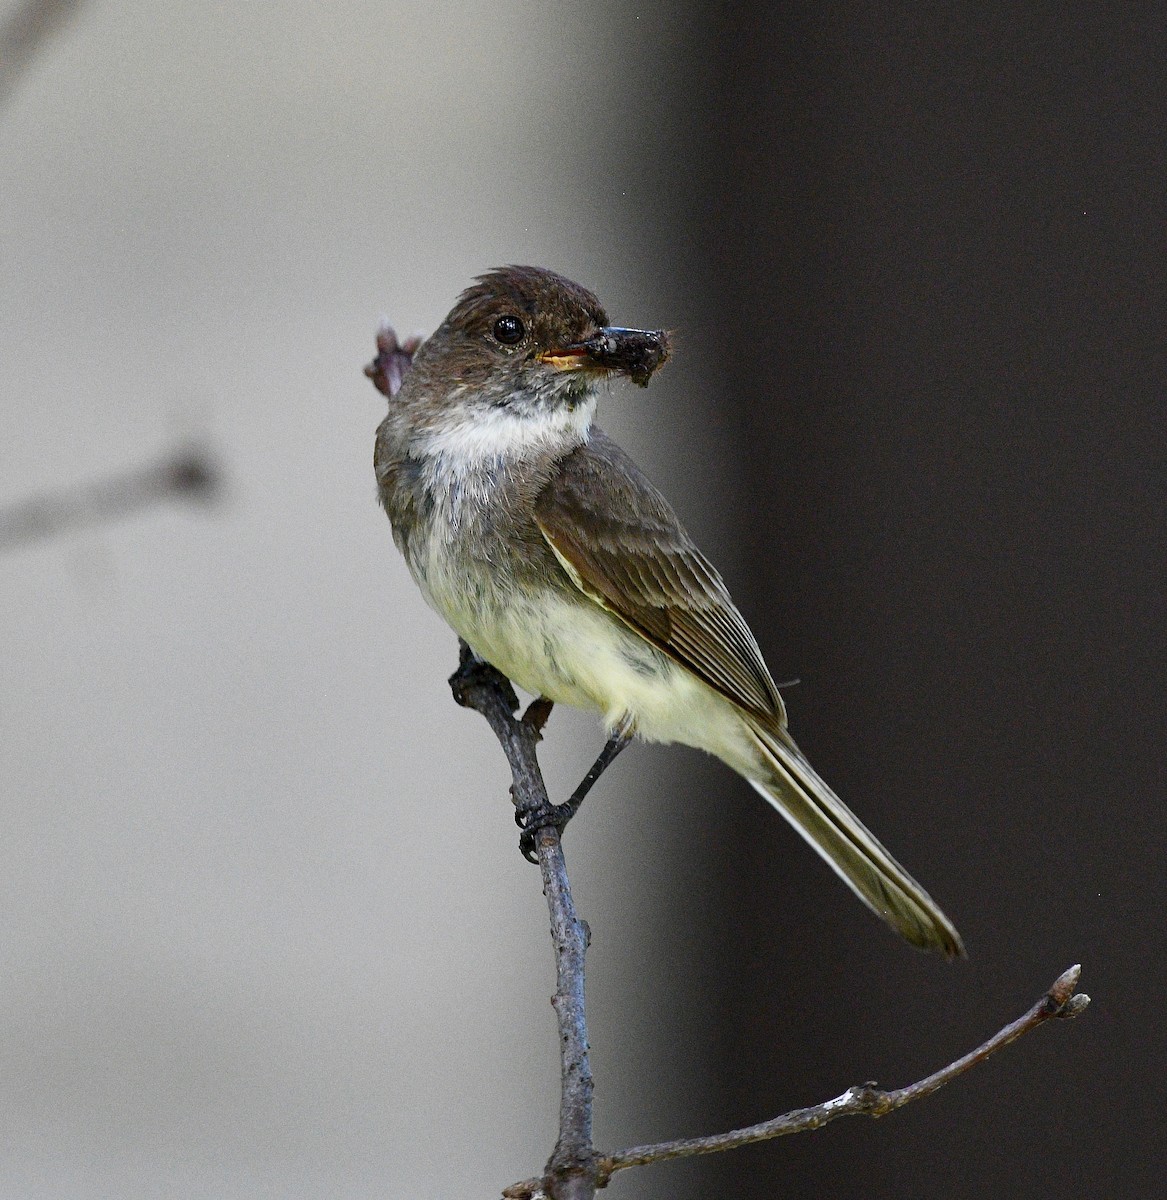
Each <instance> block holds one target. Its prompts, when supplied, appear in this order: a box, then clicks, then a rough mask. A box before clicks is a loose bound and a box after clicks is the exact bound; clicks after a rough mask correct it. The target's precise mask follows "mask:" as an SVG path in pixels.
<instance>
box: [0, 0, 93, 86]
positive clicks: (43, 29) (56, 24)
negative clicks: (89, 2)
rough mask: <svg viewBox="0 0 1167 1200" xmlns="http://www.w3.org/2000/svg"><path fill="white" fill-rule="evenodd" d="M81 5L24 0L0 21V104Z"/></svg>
mask: <svg viewBox="0 0 1167 1200" xmlns="http://www.w3.org/2000/svg"><path fill="white" fill-rule="evenodd" d="M80 7H81V0H26V3H24V4H21V5H20V6H19V7H18V8H17V9H16V11H15V12H13V13H11V14H10V15H9V17H8V19H7V20H6V21H4V23H3V24H0V106H3V104H4V102H5V101H6V100H7V99H8V97H9V96H10V95H11V94H12V92H13V90H14V89H15V87H16V81H17V79H18V78H19V77H20V75H21V74H22V72H23V71H24V70H25V68H26V67H27V66H28V65H29V64H30V63H31V62H32V60H33V59H34V58H36V56H37V54H38V53H39V52H40V50H41V49H42V48H43V47H44V45H45V43H47V42H48V40H49V38H50V37H52V35H53V34H54V33H56V32H57V30H58V29H60V28H61V27H62V26H63V25H64V24H65V22H66V21H67V20H68V19H69V18H70V17H72V16H73V14H74V13H75V12H76V11H77V9H78V8H80Z"/></svg>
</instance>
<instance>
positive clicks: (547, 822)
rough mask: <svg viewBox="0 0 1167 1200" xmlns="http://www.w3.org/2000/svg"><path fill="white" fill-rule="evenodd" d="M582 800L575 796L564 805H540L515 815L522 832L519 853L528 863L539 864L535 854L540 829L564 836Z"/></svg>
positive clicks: (516, 822)
mask: <svg viewBox="0 0 1167 1200" xmlns="http://www.w3.org/2000/svg"><path fill="white" fill-rule="evenodd" d="M582 799H583V797H582V796H581V797H580V800H576V799H575V797H574V796H573V797H572V798H571V800H565V801H564V802H563V803H562V804H550V803H548V804H540V805H539V806H538V807H537V808H529V809H527V810H526V811H525V812H516V813H515V824H516V825H517V826H518V827H519V828H520V829H521V830H522V833H520V834H519V851H520V852H521V853H522V855H523V857H524V858H525V859H526V860H527V862H532V863H533V862H538V861H539V858H538V856H537V855H536V853H535V842H536V839H537V838H538V835H539V830H540V829H554V830H555V832H556V833H558V834H559V835H560V836H562V834H563V831H564V830H565V829H566V828H567V823H568V822H569V821H570V820H571V818H572V817H574V816H575V814H576V813H577V812H578V811H579V805H580V801H581V800H582Z"/></svg>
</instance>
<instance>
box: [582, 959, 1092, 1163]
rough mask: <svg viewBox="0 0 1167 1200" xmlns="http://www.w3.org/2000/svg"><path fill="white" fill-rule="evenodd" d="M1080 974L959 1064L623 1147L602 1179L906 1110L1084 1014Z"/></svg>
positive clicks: (1067, 975) (1064, 979)
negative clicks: (908, 1080)
mask: <svg viewBox="0 0 1167 1200" xmlns="http://www.w3.org/2000/svg"><path fill="white" fill-rule="evenodd" d="M1081 972H1082V968H1081V967H1080V966H1074V967H1070V969H1069V970H1068V971H1066V972H1064V973H1063V974H1062V975H1060V976H1059V977H1058V979H1057V980H1056V981H1055V982H1054V984H1053V986H1052V987H1051V988H1050V990H1049V991H1048V992H1047V993H1046V994H1045V995H1044V996H1042V998H1041V999H1040V1000H1038V1001H1037V1003H1036V1004H1034V1006H1033V1007H1032V1008H1031V1009H1030V1010H1029V1011H1028V1012H1027V1013H1026V1014H1025V1015H1024V1016H1022V1017H1018V1018H1017V1020H1016V1021H1012V1022H1010V1024H1008V1025H1006V1026H1005V1027H1004V1029H1002V1030H1000V1032H998V1033H995V1034H994V1035H993V1036H992V1037H991V1038H989V1040H988V1041H987V1042H985V1043H984V1044H983V1045H981V1046H978V1047H977V1049H975V1050H973V1051H971V1052H970V1053H969V1054H966V1055H964V1056H963V1057H962V1058H958V1059H957V1060H956V1061H955V1062H952V1063H949V1064H948V1066H946V1067H943V1068H941V1069H940V1070H939V1071H936V1072H935V1073H933V1074H932V1075H929V1076H928V1077H927V1078H925V1079H921V1080H920V1081H919V1082H918V1083H913V1084H910V1085H909V1086H907V1087H902V1088H896V1089H895V1090H893V1091H884V1090H883V1089H881V1088H879V1087H877V1086H876V1085H875V1084H874V1083H864V1084H859V1085H857V1086H855V1087H850V1088H848V1089H847V1090H846V1091H845V1092H844V1093H843V1094H842V1095H841V1096H836V1097H835V1098H834V1099H833V1100H828V1101H826V1102H825V1103H824V1104H816V1105H815V1106H814V1107H813V1108H798V1109H795V1110H794V1111H793V1112H789V1113H785V1114H784V1115H783V1116H781V1117H775V1118H774V1119H773V1120H770V1121H762V1122H761V1123H760V1124H758V1125H750V1126H747V1127H746V1128H745V1129H735V1130H733V1131H732V1132H730V1133H720V1134H714V1135H713V1136H711V1137H698V1138H682V1139H679V1140H677V1141H674V1142H658V1143H656V1144H655V1145H649V1146H633V1147H632V1148H631V1149H629V1150H620V1151H618V1152H617V1153H616V1154H607V1155H603V1156H602V1157H601V1158H600V1164H599V1165H600V1176H599V1179H598V1181H597V1182H598V1183H599V1186H600V1187H604V1186H605V1185H606V1184H607V1182H608V1180H609V1179H610V1178H611V1177H612V1175H613V1174H614V1173H615V1172H616V1171H622V1170H624V1169H625V1168H626V1167H641V1166H646V1165H647V1164H649V1163H654V1162H664V1161H665V1160H666V1159H670V1158H689V1157H691V1156H692V1155H695V1154H713V1153H716V1152H717V1151H719V1150H734V1149H736V1148H737V1147H738V1146H748V1145H750V1144H751V1143H753V1142H764V1141H767V1140H768V1139H770V1138H776V1137H784V1136H785V1135H786V1134H788V1133H803V1132H804V1131H806V1130H809V1129H819V1128H821V1127H822V1126H823V1125H826V1124H827V1123H828V1122H830V1121H834V1120H836V1119H837V1118H839V1117H858V1116H867V1117H882V1116H885V1115H886V1114H887V1113H890V1112H894V1111H895V1110H896V1109H897V1108H903V1106H904V1105H905V1104H908V1103H910V1102H911V1101H913V1100H919V1099H920V1098H921V1097H922V1096H930V1095H931V1094H932V1093H933V1092H935V1091H937V1090H938V1089H939V1088H942V1087H943V1086H944V1085H945V1084H946V1083H949V1082H950V1081H951V1080H953V1079H955V1078H956V1077H957V1076H958V1075H963V1074H964V1072H965V1071H967V1070H968V1069H969V1068H970V1067H975V1066H976V1065H977V1063H981V1062H984V1061H985V1059H986V1058H988V1057H989V1055H990V1054H994V1053H996V1051H998V1050H1000V1049H1001V1048H1002V1047H1003V1046H1007V1045H1008V1044H1009V1043H1010V1042H1012V1041H1014V1040H1015V1039H1017V1038H1019V1037H1020V1036H1021V1035H1022V1034H1023V1033H1028V1032H1029V1030H1031V1029H1036V1028H1037V1027H1038V1026H1039V1025H1044V1024H1045V1022H1046V1021H1049V1020H1051V1019H1053V1018H1055V1017H1057V1018H1062V1019H1069V1018H1073V1017H1076V1016H1078V1015H1079V1014H1080V1013H1082V1012H1084V1011H1085V1009H1086V1007H1087V1005H1088V1004H1089V1003H1090V997H1089V996H1086V995H1082V994H1077V995H1076V994H1075V993H1074V989H1075V988H1076V987H1077V986H1078V977H1079V975H1080V974H1081Z"/></svg>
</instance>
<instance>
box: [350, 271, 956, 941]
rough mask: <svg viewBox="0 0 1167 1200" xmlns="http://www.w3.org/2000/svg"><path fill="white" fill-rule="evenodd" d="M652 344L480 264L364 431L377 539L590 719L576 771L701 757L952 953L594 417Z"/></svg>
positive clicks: (570, 296) (904, 922) (510, 671)
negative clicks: (609, 388) (384, 523)
mask: <svg viewBox="0 0 1167 1200" xmlns="http://www.w3.org/2000/svg"><path fill="white" fill-rule="evenodd" d="M671 350H672V344H671V338H670V335H669V334H668V333H667V332H666V331H664V330H638V329H625V328H620V327H613V326H611V325H609V323H608V317H607V314H606V312H605V311H604V308H603V307H602V305H601V304H600V302H599V300H598V299H597V297H596V296H595V295H594V294H593V293H592V292H590V291H589V290H587V289H586V288H584V287H582V286H580V285H579V284H577V283H573V282H572V281H571V280H569V279H566V278H564V277H563V276H562V275H559V274H557V273H556V272H554V271H550V270H547V269H545V268H541V267H530V266H508V267H500V268H496V269H494V270H491V271H488V272H487V273H485V274H483V275H480V276H479V277H478V278H477V279H476V280H475V281H474V283H473V284H472V285H471V286H470V287H469V288H467V289H466V290H465V291H464V292H463V293H462V294H461V296H460V297H459V298H458V300H457V302H456V303H455V305H454V307H453V309H452V310H451V311H450V313H449V315H448V316H447V317H446V318H445V320H444V321H443V322H442V323H441V325H440V326H439V327H438V328H437V329H436V330H435V331H434V333H433V334H432V335H431V336H430V337H429V338H427V339H426V340H425V341H424V342H422V343H421V345H420V347H419V348H418V349H417V350H416V353H415V354H414V357H413V361H412V365H411V367H410V369H409V370H408V372H407V373H406V374H405V375H404V378H403V379H402V380H401V382H400V387H399V388H398V389H397V390H396V392H395V393H394V394H392V395H391V396H390V398H389V411H388V413H387V415H386V416H385V418H384V420H383V421H382V422H381V424H380V426H379V427H378V430H377V437H376V447H375V452H374V467H375V471H376V477H377V486H378V495H379V499H380V502H381V504H382V506H383V507H384V509H385V512H386V513H387V515H388V517H389V520H390V524H391V526H392V532H393V538H394V541H395V543H396V545H397V547H398V549H399V550H400V552H401V554H402V555H403V556H404V558H405V562H406V564H407V566H408V568H409V571H410V574H411V575H412V577H413V579H414V580H415V581H416V583H417V585H418V587H419V588H420V590H421V593H422V595H423V596H424V597H425V599H426V601H427V602H428V603H429V605H430V606H431V607H432V608H433V609H435V610H436V612H437V613H438V614H439V615H440V616H441V617H443V618H444V619H445V621H446V622H447V623H448V624H449V625H450V626H451V627H452V628H453V630H454V631H455V632H456V633H457V634H458V635H459V636H460V637H461V638H462V639H463V640H464V641H465V643H466V644H467V645H468V646H469V647H470V649H471V650H472V652H473V653H474V655H475V656H476V657H477V658H478V659H479V660H481V661H483V662H486V663H489V664H490V665H492V666H493V667H495V668H497V670H498V671H500V672H501V673H502V674H503V675H505V676H506V677H507V678H508V679H510V680H511V681H512V682H514V683H515V684H517V685H518V686H519V687H521V688H522V689H523V690H524V691H526V692H529V693H530V694H531V695H533V696H536V697H541V698H543V699H544V700H545V701H547V702H551V703H553V704H566V705H571V706H575V707H578V708H583V709H588V710H592V711H593V712H596V713H598V715H599V717H600V719H601V721H602V722H603V725H604V728H605V730H606V733H607V742H606V743H605V748H604V752H603V753H602V754H601V756H600V758H599V759H598V760H597V763H596V767H595V768H593V772H591V773H589V776H598V774H599V772H600V771H601V770H602V769H603V767H604V766H606V765H607V763H608V762H610V761H611V760H612V759H613V758H614V757H615V755H616V754H617V753H619V752H620V751H621V750H622V749H623V748H624V747H625V746H626V745H628V744H629V742H630V741H632V740H633V739H635V738H639V739H642V740H645V741H650V742H666V743H670V742H671V743H680V744H682V745H686V746H693V747H696V748H698V749H699V750H703V751H706V752H708V753H709V754H712V755H714V756H715V757H717V758H719V759H720V760H721V761H722V762H724V763H725V764H726V765H727V766H729V767H730V768H731V769H732V770H733V771H735V772H737V774H738V775H740V776H742V777H743V778H744V779H746V780H747V781H748V782H749V783H750V784H751V785H752V786H753V787H754V788H755V789H756V790H757V791H758V792H759V793H760V794H761V795H762V796H763V797H764V798H765V799H766V800H767V801H768V802H769V803H770V804H772V805H773V806H774V808H775V809H777V811H778V812H779V813H781V814H782V816H783V817H785V818H786V819H787V820H788V821H789V822H790V824H791V825H793V826H794V828H795V829H796V830H797V831H798V833H800V834H801V835H802V837H803V838H805V839H806V841H807V842H808V843H809V844H810V845H811V846H812V847H813V848H814V849H815V850H816V851H817V852H818V854H819V855H820V856H821V857H822V858H823V859H824V860H825V861H826V862H827V863H828V865H829V866H830V867H831V868H832V869H833V870H834V871H835V872H836V873H837V874H838V875H839V877H840V878H841V879H842V880H843V881H844V883H846V884H847V886H848V887H849V888H850V889H851V890H852V891H853V892H854V893H855V894H856V895H857V896H858V897H859V899H860V900H862V901H863V903H864V904H865V905H866V906H867V907H868V908H869V909H871V910H872V911H873V912H874V913H875V914H876V915H877V916H879V917H880V918H882V919H883V920H884V921H885V922H886V923H887V924H888V925H890V926H891V927H892V928H893V929H894V930H896V931H897V932H898V933H899V934H901V935H902V936H903V937H904V938H905V939H906V940H907V941H908V942H909V943H911V944H912V945H914V946H917V947H920V948H922V949H927V950H935V951H938V952H940V953H941V954H943V955H945V956H946V957H948V958H955V957H962V956H963V955H964V947H963V944H962V942H961V939H960V935H959V934H958V933H957V931H956V929H955V927H954V926H953V924H952V922H951V921H949V919H948V918H947V917H946V916H945V915H944V913H943V912H942V911H941V910H940V908H939V907H938V906H937V904H936V903H935V902H934V901H933V900H932V898H931V897H930V896H929V895H928V893H927V892H926V891H924V889H923V888H922V887H921V886H920V885H919V884H918V883H917V882H916V881H915V880H914V879H913V878H912V877H911V875H909V874H908V872H907V871H906V870H905V869H904V868H903V867H902V866H900V864H899V863H898V862H897V861H896V860H895V859H894V858H893V857H892V856H891V854H890V853H889V852H888V851H887V850H886V849H885V848H884V847H883V845H882V844H881V843H880V842H879V841H878V840H877V839H876V838H875V836H874V835H873V834H872V833H870V832H869V831H868V829H867V828H866V827H865V826H864V825H863V823H862V822H861V821H860V820H859V818H858V817H856V816H855V814H854V813H852V812H851V810H850V809H849V808H848V807H847V806H846V805H845V804H844V803H843V801H842V800H840V799H839V798H838V796H836V795H835V793H834V791H832V789H831V788H830V787H829V786H828V784H827V783H826V782H825V781H824V780H823V779H822V778H821V777H820V776H819V775H818V773H817V772H816V771H815V770H814V768H813V767H812V766H811V765H810V763H809V762H808V760H807V758H806V756H805V755H804V754H803V753H802V751H801V750H800V749H799V748H798V746H797V744H796V743H795V741H794V739H793V737H792V736H791V734H790V731H789V728H788V721H787V714H786V708H785V705H784V703H783V700H782V697H781V696H780V695H779V692H778V688H777V687H776V685H775V683H774V681H773V679H772V677H771V675H770V672H769V670H768V669H767V667H766V664H765V661H764V660H763V657H762V653H761V651H760V649H759V647H758V643H757V641H756V639H755V638H754V635H753V634H752V633H751V631H750V628H749V626H748V625H747V624H746V621H745V619H744V618H743V617H742V615H741V613H740V612H739V611H738V609H737V607H736V606H735V604H734V603H733V601H732V599H731V598H730V594H729V591H728V589H727V588H726V585H725V583H724V581H723V579H722V577H721V575H720V574H719V573H718V571H717V570H716V568H715V567H714V566H713V565H712V563H711V562H710V561H709V559H708V558H706V556H705V555H704V554H703V553H702V552H701V551H700V550H699V549H698V547H697V545H696V544H695V542H694V541H693V539H692V538H691V537H690V536H689V534H688V532H687V531H686V530H685V528H684V526H683V525H682V524H681V521H680V520H679V518H678V517H677V515H676V513H675V512H674V511H673V509H672V507H671V506H670V505H669V503H668V501H667V500H666V499H665V498H664V496H663V495H662V494H661V493H660V492H659V491H658V490H657V488H656V487H655V486H654V485H653V484H652V483H651V482H650V481H649V479H648V478H647V477H646V476H645V474H644V473H643V472H642V471H641V470H640V468H639V467H637V465H636V464H635V463H634V462H633V461H632V459H631V458H630V457H629V456H628V455H627V454H626V453H625V452H624V451H623V450H621V449H620V447H619V446H618V445H616V443H615V442H614V441H612V440H611V439H610V438H609V437H608V436H607V435H606V434H604V433H603V431H602V430H601V429H600V428H599V426H598V425H597V424H596V423H595V414H596V406H597V401H598V397H599V393H600V391H601V389H602V385H603V384H604V383H605V382H606V381H610V380H615V379H619V378H627V379H629V380H631V381H632V382H634V383H637V384H640V385H642V386H643V385H647V383H648V382H649V380H650V379H651V377H652V375H653V374H654V373H655V371H656V370H657V369H659V367H660V366H661V365H663V363H664V362H665V361H666V360H667V359H668V358H669V356H670V354H671ZM387 390H388V389H387ZM587 783H588V781H587V780H585V784H587ZM583 787H584V785H581V789H582V788H583ZM573 799H574V797H573ZM555 807H556V808H557V809H562V808H565V807H566V806H563V805H560V806H555ZM573 811H574V810H573Z"/></svg>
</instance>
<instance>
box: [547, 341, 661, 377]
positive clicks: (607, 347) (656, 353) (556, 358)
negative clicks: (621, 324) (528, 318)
mask: <svg viewBox="0 0 1167 1200" xmlns="http://www.w3.org/2000/svg"><path fill="white" fill-rule="evenodd" d="M671 350H672V347H671V345H670V343H669V335H668V333H667V332H665V330H663V329H654V330H648V329H617V328H614V327H611V326H608V327H606V328H604V329H597V330H596V332H595V333H594V334H592V336H591V337H590V338H588V339H587V340H586V341H582V342H574V343H573V344H572V345H570V346H564V347H562V349H559V350H553V351H549V352H548V353H546V354H541V355H540V356H539V357H540V358H541V359H542V360H543V361H544V362H546V363H550V364H551V365H552V366H554V367H558V368H559V369H560V370H563V371H578V370H584V369H586V368H588V367H591V368H592V369H593V370H601V371H619V372H621V373H622V374H624V375H627V376H628V378H629V379H631V380H632V382H633V383H637V384H639V385H640V386H641V387H647V386H648V381H649V380H650V379H651V378H652V377H653V374H654V373H655V372H656V371H658V370H659V369H660V368H661V367H663V366H664V364H665V362H666V361H667V359H668V357H669V354H670V353H671Z"/></svg>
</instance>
